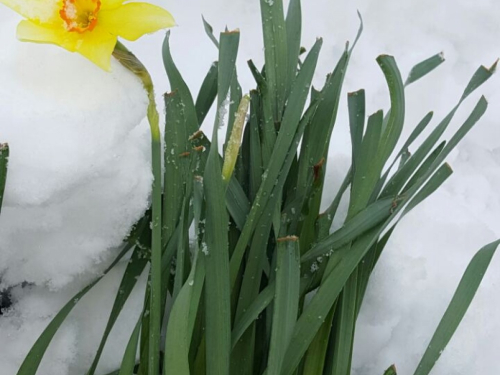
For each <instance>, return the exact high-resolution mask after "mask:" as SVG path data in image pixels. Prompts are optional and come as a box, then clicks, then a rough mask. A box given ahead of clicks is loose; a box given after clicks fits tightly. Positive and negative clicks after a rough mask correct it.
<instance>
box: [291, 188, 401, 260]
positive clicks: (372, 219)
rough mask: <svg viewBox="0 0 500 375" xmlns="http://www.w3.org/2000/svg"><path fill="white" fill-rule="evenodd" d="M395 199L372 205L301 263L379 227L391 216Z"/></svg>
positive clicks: (321, 242)
mask: <svg viewBox="0 0 500 375" xmlns="http://www.w3.org/2000/svg"><path fill="white" fill-rule="evenodd" d="M393 204H394V199H392V198H389V199H383V200H380V201H377V202H375V203H372V204H371V205H369V206H368V207H367V208H365V209H364V210H363V211H361V212H360V213H358V214H357V215H355V216H354V217H353V218H352V219H350V220H348V221H347V222H346V223H345V224H344V225H343V226H342V228H340V229H339V230H337V231H335V232H334V233H333V234H331V235H329V236H328V237H326V238H324V239H323V240H321V241H320V242H318V243H317V244H315V245H314V246H313V247H312V248H311V250H309V251H308V252H307V253H305V254H304V255H303V256H302V258H301V262H306V261H309V260H313V259H316V258H317V257H320V256H325V255H328V254H329V253H330V255H331V252H332V251H334V250H336V249H339V248H341V247H342V246H344V245H346V244H348V243H349V242H351V241H353V240H355V239H356V238H357V237H359V236H360V235H362V234H363V233H365V232H366V231H368V230H370V229H372V228H373V227H375V226H377V225H379V224H380V223H381V222H383V221H385V220H386V219H387V218H388V217H389V216H390V215H391V208H392V206H393Z"/></svg>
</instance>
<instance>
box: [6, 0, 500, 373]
mask: <svg viewBox="0 0 500 375" xmlns="http://www.w3.org/2000/svg"><path fill="white" fill-rule="evenodd" d="M155 2H156V3H157V4H158V5H162V6H166V7H167V8H169V10H170V11H171V12H172V13H173V14H174V16H175V17H176V21H177V23H178V24H179V27H178V28H177V29H175V30H173V32H172V37H171V47H172V51H173V54H174V58H175V60H176V62H177V64H178V66H179V68H180V70H181V72H182V73H183V75H184V76H185V78H186V80H187V83H188V85H189V86H190V87H191V88H192V89H193V92H196V91H197V88H198V87H199V86H200V84H201V82H202V80H203V78H204V75H205V73H206V71H207V70H208V68H209V66H210V64H211V63H212V62H213V61H214V60H215V59H216V58H217V51H216V49H215V48H214V46H213V45H212V43H211V42H210V41H209V40H208V39H207V38H205V36H204V31H203V26H202V23H201V17H200V15H201V14H203V15H204V16H205V18H206V19H207V20H208V21H209V22H210V23H212V25H213V26H214V29H215V30H223V29H224V28H225V26H226V25H227V26H228V28H229V29H235V28H239V29H240V30H241V31H242V35H241V38H242V39H241V49H240V56H239V61H238V64H239V69H238V73H239V78H240V82H241V84H242V86H243V87H244V88H246V89H248V88H251V87H254V85H255V84H254V82H253V79H252V77H251V75H250V73H249V72H248V69H247V68H246V64H245V62H246V61H247V60H248V59H249V58H252V59H253V60H254V61H255V63H256V64H257V65H258V66H260V65H261V64H262V63H263V51H262V47H261V45H262V44H261V42H260V39H261V35H262V31H261V25H260V20H259V17H260V11H259V4H258V1H248V0H232V1H229V0H213V1H203V0H191V1H190V3H189V5H186V4H185V3H184V2H167V4H165V2H164V1H161V2H160V0H157V1H155ZM160 3H161V4H160ZM356 9H359V11H360V12H361V14H362V15H363V18H364V21H365V31H364V34H363V36H362V38H361V40H360V42H359V44H358V46H357V47H356V50H355V53H354V55H353V58H352V62H351V65H350V67H349V71H348V72H347V77H346V85H345V86H346V92H347V91H354V90H357V89H359V88H365V89H366V91H367V107H368V108H367V113H373V112H374V111H376V110H378V109H379V108H384V109H387V107H388V105H389V100H388V92H387V87H386V83H385V82H384V79H383V75H382V73H381V71H380V68H379V67H378V66H377V64H376V62H375V58H376V57H377V56H378V55H379V54H381V53H387V54H392V55H394V56H395V58H396V60H397V62H398V65H399V67H400V70H401V72H402V74H403V77H405V76H406V75H407V74H408V72H409V70H410V68H411V67H412V66H413V65H414V64H416V63H417V62H419V61H421V60H423V59H425V58H427V57H429V56H431V55H433V54H435V53H438V52H440V51H443V52H444V55H445V57H446V60H447V61H446V63H445V64H443V65H442V66H441V67H439V68H438V69H437V70H436V71H435V72H433V73H431V74H430V75H429V76H428V77H426V78H425V79H423V80H422V81H419V82H417V83H415V84H414V85H412V86H411V87H409V88H408V90H407V92H406V96H407V98H406V99H407V103H408V105H407V128H406V130H405V132H404V134H403V138H405V137H406V136H407V135H408V134H409V133H410V132H411V130H412V129H413V127H414V126H415V125H416V124H417V123H418V121H419V120H420V119H421V118H422V117H423V116H424V115H425V114H426V113H427V112H428V111H429V110H434V112H435V115H434V120H433V124H436V123H437V122H438V121H440V120H441V119H442V118H443V117H444V116H446V114H447V113H448V112H449V110H451V108H452V107H453V106H454V105H455V104H456V103H457V101H458V99H459V97H460V95H461V92H462V90H463V88H464V87H465V85H466V84H467V82H468V80H469V78H470V77H471V75H472V74H473V72H474V71H475V70H476V69H477V67H478V66H479V65H480V64H484V65H491V64H492V63H493V62H494V61H495V59H496V58H497V57H498V56H499V55H500V42H499V40H500V22H499V15H500V2H498V1H495V0H476V1H474V2H470V1H467V0H455V1H452V0H443V1H439V2H438V1H433V0H421V1H416V2H404V3H403V2H399V1H396V0H380V1H377V2H373V1H368V0H358V1H354V2H353V1H348V0H341V1H330V0H316V1H314V2H311V1H303V11H304V39H303V43H302V44H303V45H304V46H306V47H310V46H311V45H312V44H313V43H314V40H315V38H316V37H317V36H322V37H324V47H323V51H322V54H321V57H320V61H319V64H318V69H319V71H318V74H317V76H316V77H315V80H314V84H315V86H316V87H320V86H321V85H322V83H323V82H324V77H325V75H326V74H327V73H328V72H329V71H331V70H333V67H334V65H335V63H336V61H337V59H338V58H339V56H340V54H341V52H342V51H343V49H344V46H345V41H347V40H351V41H352V40H353V39H354V36H355V34H356V31H357V27H358V20H357V16H356ZM16 20H17V18H16V17H15V16H12V15H11V13H10V12H9V11H8V10H6V9H5V8H0V45H2V49H1V50H0V82H2V84H1V85H0V141H9V143H10V144H11V148H12V158H11V173H10V175H9V188H8V195H7V197H6V202H5V204H6V207H5V208H4V211H3V212H2V217H1V218H0V274H1V275H2V283H3V284H2V285H3V286H7V285H9V286H13V290H12V299H13V302H14V305H13V307H12V308H11V309H10V310H9V311H8V312H7V313H6V314H5V315H4V316H1V317H0V375H15V373H16V371H17V369H18V367H19V365H20V363H21V361H22V358H23V357H24V356H25V354H26V353H27V351H28V350H29V348H30V346H31V345H32V344H33V342H34V341H35V339H36V337H37V336H38V334H39V333H40V332H41V331H42V330H43V328H44V327H45V326H46V325H47V324H48V322H49V321H50V319H51V318H52V317H53V316H54V314H55V313H56V312H57V311H58V309H59V308H60V307H61V306H62V305H63V304H64V303H65V302H66V301H67V300H68V299H69V298H71V296H72V295H74V294H75V293H76V292H77V291H78V290H79V289H80V288H81V287H82V286H84V285H86V283H87V282H88V280H89V279H91V278H92V277H93V276H95V275H96V274H98V273H99V272H101V271H102V269H103V267H104V264H105V263H107V261H108V260H109V257H110V255H112V254H113V250H112V248H113V247H114V246H117V245H119V243H120V240H121V238H122V237H123V235H125V234H126V232H127V230H128V228H129V226H130V225H131V224H132V223H133V222H134V220H136V219H137V218H138V217H139V216H140V214H141V212H142V211H143V210H144V208H145V207H146V205H147V199H148V193H149V186H150V182H151V176H150V173H149V164H148V159H149V139H148V135H147V127H146V125H145V124H144V123H142V125H139V124H140V122H141V120H142V118H143V117H144V114H145V97H144V95H143V93H142V91H141V88H140V85H139V83H138V82H137V81H136V80H135V79H134V78H133V77H130V76H129V75H128V74H127V72H124V71H123V70H122V69H121V68H120V67H119V66H118V65H117V64H115V65H114V67H113V73H112V74H110V75H109V74H105V73H104V72H100V71H99V70H98V69H96V68H94V67H93V66H92V65H91V64H89V63H87V62H86V61H85V60H83V59H82V58H81V57H79V56H76V55H71V54H68V53H67V52H65V51H60V50H58V49H56V48H54V47H51V46H36V45H23V44H20V43H18V42H17V41H16V40H15V39H14V38H13V35H14V32H15V22H16ZM162 38H163V35H161V33H160V34H157V35H154V36H151V37H147V38H145V39H143V40H141V42H139V43H135V44H134V45H133V50H134V51H135V52H136V53H137V54H138V55H139V57H140V58H141V59H142V60H143V62H144V63H145V64H146V66H148V67H149V68H150V69H151V72H152V74H153V78H154V80H155V82H156V86H157V92H158V93H162V92H165V91H167V90H169V87H168V84H167V79H166V77H165V73H164V69H163V67H162V63H161V54H160V46H161V41H162ZM498 82H499V78H498V77H497V76H495V77H493V78H492V79H491V80H490V81H489V82H488V83H487V84H485V85H484V86H483V87H482V88H480V89H479V90H478V93H477V94H474V95H472V96H471V98H469V99H468V100H467V102H466V103H465V104H464V105H463V108H462V109H461V110H460V111H458V112H457V115H456V118H455V120H454V121H453V123H452V125H451V129H450V132H451V131H453V130H456V129H457V128H458V126H459V125H461V123H462V122H463V121H464V120H465V119H466V117H467V115H468V113H469V112H468V111H470V110H471V108H472V107H473V106H474V104H475V103H476V102H477V100H478V99H479V95H480V94H484V95H485V96H486V97H487V99H488V101H489V103H490V106H489V109H488V111H487V113H486V115H485V116H484V117H483V119H482V120H481V122H480V123H479V124H478V125H477V127H476V128H475V129H474V130H473V131H472V132H471V133H470V134H469V135H468V137H467V139H466V140H465V141H464V142H463V143H462V144H461V145H460V146H459V147H458V149H457V150H456V151H455V152H453V153H452V154H451V155H450V157H449V158H448V162H449V163H450V164H451V165H452V167H453V169H454V171H455V173H454V175H453V176H452V177H451V178H450V179H449V181H447V183H446V184H445V185H444V186H443V188H442V189H441V190H440V191H439V192H437V193H435V194H434V195H433V196H432V197H431V198H430V199H428V200H427V201H426V202H425V203H424V204H422V205H421V206H420V207H419V208H418V209H416V210H414V212H413V213H412V214H410V215H408V216H407V217H405V219H404V220H403V221H402V222H401V224H400V227H399V228H398V230H397V231H396V232H395V233H394V234H393V238H392V240H391V242H390V243H389V244H388V246H387V248H386V252H385V253H384V254H383V256H382V257H381V259H380V262H379V264H378V266H377V268H376V270H375V273H374V274H373V276H372V278H371V284H370V287H369V289H368V294H367V296H366V298H365V301H364V305H363V310H362V313H361V316H360V318H359V322H358V327H357V332H356V334H357V337H356V340H355V353H354V358H353V373H354V374H355V375H373V374H382V373H383V371H384V370H385V369H386V368H387V367H389V365H391V364H393V363H394V364H396V366H397V368H398V372H399V373H401V374H411V373H413V371H414V370H415V367H416V365H417V363H418V361H419V359H420V358H421V356H422V354H423V352H424V350H425V348H426V345H427V343H428V341H429V340H430V338H431V336H432V333H433V332H434V330H435V328H436V326H437V324H438V322H439V320H440V318H441V316H442V314H443V313H444V311H445V308H446V306H447V304H448V303H449V301H450V299H451V297H452V295H453V292H454V290H455V288H456V286H457V285H458V282H459V280H460V277H461V275H462V273H463V271H464V270H465V268H466V266H467V264H468V262H469V261H470V259H471V258H472V256H473V254H474V253H475V252H476V251H477V250H478V249H479V248H480V247H482V246H483V245H484V244H486V243H488V242H490V241H492V240H495V239H496V238H498V237H500V225H499V218H500V193H499V188H500V123H499V120H498V119H499V118H500V90H499V89H498V87H499V85H498ZM345 98H346V95H343V99H342V102H341V112H340V113H339V118H338V122H337V127H336V129H335V130H334V136H333V137H334V142H333V145H332V147H331V150H332V154H331V155H330V160H329V162H328V166H329V171H328V177H327V178H328V181H327V186H334V187H335V186H338V185H339V184H340V180H341V179H342V177H343V175H344V173H345V170H346V169H347V168H348V160H349V159H348V158H349V154H350V150H349V148H348V146H347V145H348V144H349V133H348V126H347V119H348V117H347V113H346V111H345V108H346V99H345ZM56 103H57V104H56ZM209 118H210V117H209ZM207 122H208V123H210V121H207ZM210 126H211V125H208V126H205V125H204V127H205V130H206V131H207V132H210V130H211V129H210ZM448 135H449V134H448ZM445 138H446V137H445ZM447 138H449V136H448V137H447ZM33 160H35V161H36V163H33ZM335 193H336V189H332V190H331V192H327V194H326V195H325V204H328V203H329V201H330V200H331V199H333V196H334V194H335ZM123 202H126V205H125V204H123ZM344 209H345V207H344ZM337 225H338V223H337ZM123 269H124V265H121V269H117V270H115V271H113V272H112V273H111V274H110V275H108V276H107V277H106V278H105V279H104V282H103V283H102V285H99V287H98V288H97V289H96V290H95V291H93V292H92V295H90V296H89V298H88V299H86V300H85V301H83V302H85V303H84V304H85V308H79V309H76V311H75V313H73V314H72V315H70V321H69V322H68V323H67V324H65V325H64V328H63V330H62V331H61V332H60V333H58V335H57V336H56V338H55V340H54V342H53V345H52V346H51V348H49V351H48V352H47V357H46V358H45V359H44V360H43V362H42V368H41V369H40V371H39V374H40V375H49V374H50V375H73V374H81V373H85V370H86V369H87V368H88V366H89V364H90V362H91V360H92V350H93V348H95V347H96V343H97V342H98V340H99V339H100V336H101V335H102V330H103V327H104V324H105V322H104V319H105V317H107V316H108V314H109V309H110V305H111V303H112V301H111V299H112V298H111V296H113V294H114V292H115V291H116V288H117V286H118V283H119V280H120V277H121V274H122V272H123ZM143 276H144V275H143ZM23 281H30V282H31V283H32V284H33V285H32V286H30V287H24V288H23V287H22V286H20V283H22V282H23ZM499 285H500V256H498V255H497V256H496V257H495V258H494V259H493V262H492V264H491V266H490V269H489V271H488V273H487V274H486V276H485V278H484V280H483V283H482V285H481V287H480V289H479V291H478V293H477V295H476V298H475V300H474V301H473V303H472V305H471V307H470V309H469V312H468V314H467V315H466V317H465V319H464V321H463V322H462V325H461V326H460V327H459V329H458V331H457V333H456V335H455V337H454V338H453V339H452V341H451V342H450V344H449V346H448V348H447V349H446V351H445V352H444V353H443V355H442V357H441V359H440V360H439V362H438V363H437V365H436V367H435V369H434V373H435V374H446V375H463V374H497V373H500V362H499V361H498V358H497V357H498V353H497V352H498V348H500V293H498V290H497V289H498V287H499ZM139 289H140V287H138V290H136V295H135V297H134V298H132V299H131V301H130V306H129V309H128V310H127V314H126V315H125V316H123V318H122V319H121V320H120V322H119V323H118V325H117V327H116V329H115V330H114V331H113V334H112V337H111V338H110V342H109V345H107V347H106V349H105V353H104V357H103V361H102V365H101V367H100V369H99V372H98V373H99V374H104V373H106V372H108V371H111V370H114V369H116V366H118V363H119V361H120V358H121V356H122V354H123V350H124V345H125V342H126V338H127V337H128V335H129V333H130V330H131V328H130V327H132V326H133V325H134V324H135V322H136V319H137V316H138V315H137V314H138V313H139V309H140V305H141V303H142V299H141V296H140V291H139ZM103 317H104V319H103ZM96 322H98V323H97V324H96ZM6 342H8V343H9V344H8V345H5V343H6Z"/></svg>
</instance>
